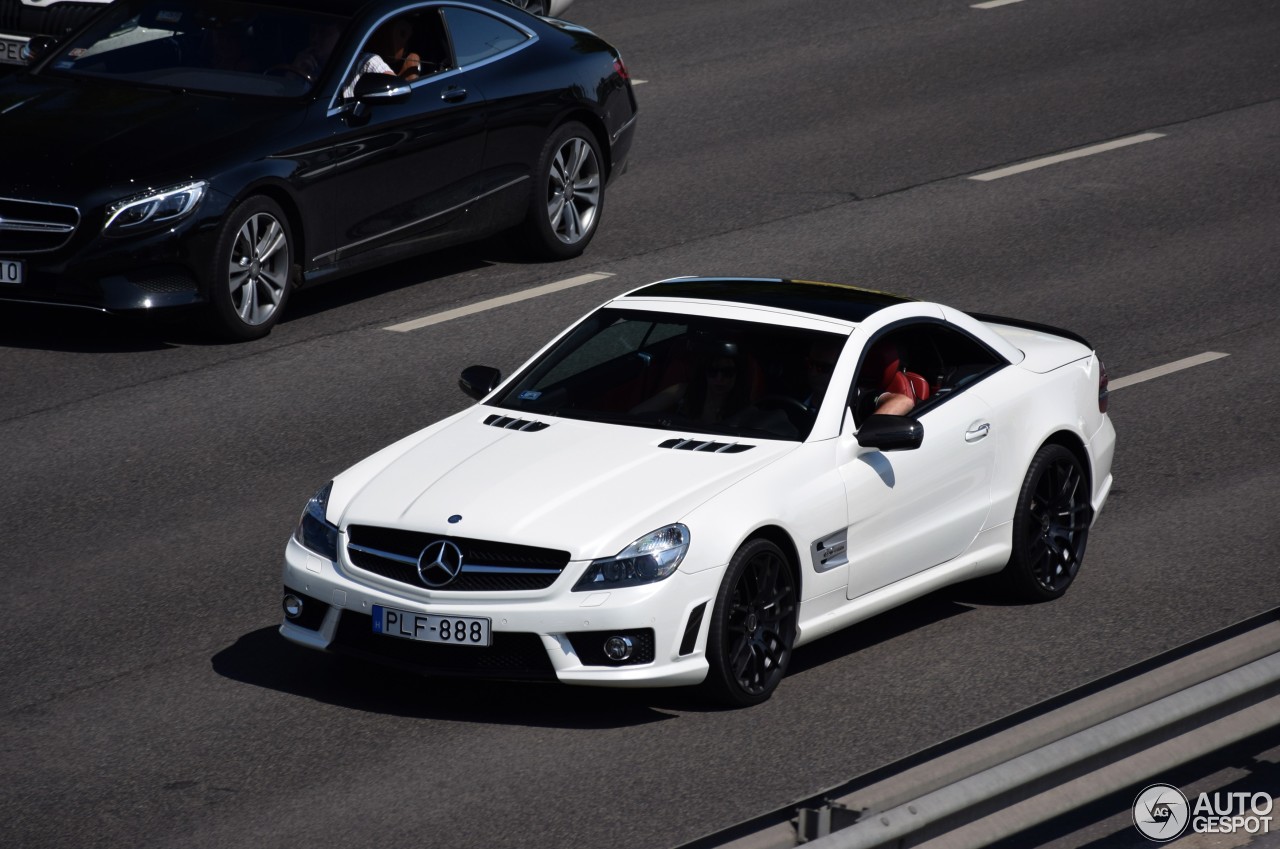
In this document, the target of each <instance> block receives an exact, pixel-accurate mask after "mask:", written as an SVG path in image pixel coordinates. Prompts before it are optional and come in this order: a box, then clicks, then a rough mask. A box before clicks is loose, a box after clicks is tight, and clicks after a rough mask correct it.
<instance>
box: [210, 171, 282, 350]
mask: <svg viewBox="0 0 1280 849" xmlns="http://www.w3.org/2000/svg"><path fill="white" fill-rule="evenodd" d="M293 277H294V272H293V233H292V231H291V230H290V229H289V220H288V219H287V218H286V217H285V214H284V211H283V210H281V209H280V206H279V204H277V203H276V202H275V201H273V200H271V199H270V198H267V197H262V196H255V197H250V198H248V199H247V200H245V201H243V202H242V203H241V204H240V205H239V206H237V207H235V208H234V209H232V210H231V211H230V212H229V213H228V214H227V217H226V220H225V221H224V222H223V225H222V232H221V233H220V234H219V236H218V244H217V247H216V248H215V250H214V255H213V267H212V268H211V269H210V273H209V301H210V306H211V308H212V319H213V325H214V331H215V332H216V333H218V334H219V335H220V336H222V337H224V338H227V339H231V340H234V341H244V340H248V339H260V338H262V337H263V336H266V335H267V334H268V333H270V332H271V328H272V327H274V326H275V323H276V321H278V320H279V318H280V313H281V312H282V311H283V310H284V306H285V304H286V303H287V302H288V300H289V292H290V290H291V289H292V288H293Z"/></svg>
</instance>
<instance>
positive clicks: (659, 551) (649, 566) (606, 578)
mask: <svg viewBox="0 0 1280 849" xmlns="http://www.w3.org/2000/svg"><path fill="white" fill-rule="evenodd" d="M688 550H689V529H688V528H686V527H685V526H684V525H667V526H666V527H665V528H658V530H656V531H653V532H652V533H648V534H645V535H644V536H642V537H640V539H638V540H636V541H635V542H633V543H631V545H629V546H627V547H626V548H624V549H622V551H620V552H618V554H617V556H616V557H606V558H604V559H603V560H594V561H592V563H591V565H590V566H588V567H587V571H586V573H585V574H584V575H583V576H582V577H581V578H580V579H579V580H578V583H576V584H574V586H573V591H574V592H583V591H585V590H612V589H617V588H618V587H634V586H637V585H639V584H651V583H653V582H654V581H661V580H662V579H663V578H668V577H670V576H671V574H672V573H673V572H675V571H676V569H677V568H678V567H679V566H680V561H681V560H684V555H685V553H686V552H687V551H688Z"/></svg>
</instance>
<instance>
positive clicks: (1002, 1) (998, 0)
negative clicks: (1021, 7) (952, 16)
mask: <svg viewBox="0 0 1280 849" xmlns="http://www.w3.org/2000/svg"><path fill="white" fill-rule="evenodd" d="M1021 2H1022V0H987V2H986V3H974V4H973V5H971V6H970V7H969V8H970V9H994V8H995V7H997V6H1008V5H1009V4H1011V3H1021Z"/></svg>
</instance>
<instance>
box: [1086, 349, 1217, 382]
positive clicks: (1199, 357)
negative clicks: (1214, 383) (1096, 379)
mask: <svg viewBox="0 0 1280 849" xmlns="http://www.w3.org/2000/svg"><path fill="white" fill-rule="evenodd" d="M1228 356H1230V354H1219V353H1217V352H1216V351H1205V352H1204V353H1203V354H1196V355H1195V356H1194V357H1187V358H1186V359H1185V360H1178V361H1176V362H1172V363H1169V364H1168V365H1163V366H1156V367H1155V368H1149V369H1147V370H1146V371H1140V372H1138V373H1137V374H1131V375H1129V376H1128V377H1118V378H1116V379H1115V380H1112V381H1108V384H1107V389H1108V390H1109V391H1113V392H1114V391H1115V390H1117V389H1124V388H1125V387H1126V386H1132V385H1133V384H1135V383H1142V382H1143V381H1145V380H1154V379H1155V378H1157V377H1164V376H1165V375H1166V374H1173V373H1174V372H1175V371H1182V370H1183V369H1184V368H1192V367H1193V366H1202V365H1204V364H1205V363H1211V362H1213V361H1214V360H1220V359H1222V358H1223V357H1228Z"/></svg>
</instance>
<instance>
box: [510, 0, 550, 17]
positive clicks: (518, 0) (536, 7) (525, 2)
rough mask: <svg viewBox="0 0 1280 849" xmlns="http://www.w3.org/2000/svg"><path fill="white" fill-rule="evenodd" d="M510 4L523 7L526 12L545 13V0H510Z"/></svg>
mask: <svg viewBox="0 0 1280 849" xmlns="http://www.w3.org/2000/svg"><path fill="white" fill-rule="evenodd" d="M510 2H511V5H513V6H517V7H519V8H521V9H524V10H525V11H526V12H532V13H533V14H535V15H545V14H546V13H547V0H510Z"/></svg>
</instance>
